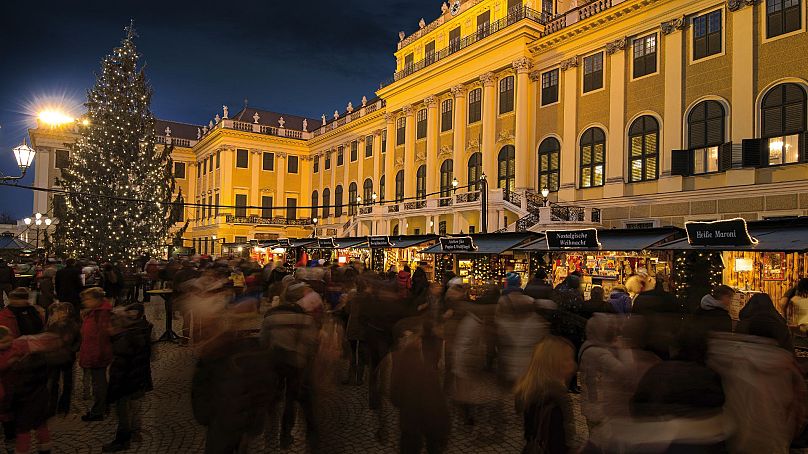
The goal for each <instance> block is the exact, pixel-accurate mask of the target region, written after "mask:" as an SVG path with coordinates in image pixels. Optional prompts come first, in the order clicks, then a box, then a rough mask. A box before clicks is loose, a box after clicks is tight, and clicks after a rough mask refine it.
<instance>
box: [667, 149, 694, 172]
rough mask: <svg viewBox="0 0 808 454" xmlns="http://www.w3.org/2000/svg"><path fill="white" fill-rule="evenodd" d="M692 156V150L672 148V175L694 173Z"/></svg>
mask: <svg viewBox="0 0 808 454" xmlns="http://www.w3.org/2000/svg"><path fill="white" fill-rule="evenodd" d="M692 156H693V153H691V151H690V150H671V175H681V176H683V177H686V176H689V175H690V174H691V173H692V171H691V168H692V165H693V159H692Z"/></svg>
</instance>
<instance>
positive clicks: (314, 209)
mask: <svg viewBox="0 0 808 454" xmlns="http://www.w3.org/2000/svg"><path fill="white" fill-rule="evenodd" d="M318 199H319V197H318V195H317V191H312V193H311V217H312V218H316V217H317V213H318V212H319V210H318V208H317V203H318V202H319V200H318Z"/></svg>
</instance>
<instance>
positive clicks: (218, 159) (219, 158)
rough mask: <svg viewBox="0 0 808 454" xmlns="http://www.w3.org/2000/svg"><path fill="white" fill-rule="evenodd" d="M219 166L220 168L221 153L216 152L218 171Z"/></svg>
mask: <svg viewBox="0 0 808 454" xmlns="http://www.w3.org/2000/svg"><path fill="white" fill-rule="evenodd" d="M221 166H222V152H221V151H217V152H216V168H217V169H218V168H219V167H221Z"/></svg>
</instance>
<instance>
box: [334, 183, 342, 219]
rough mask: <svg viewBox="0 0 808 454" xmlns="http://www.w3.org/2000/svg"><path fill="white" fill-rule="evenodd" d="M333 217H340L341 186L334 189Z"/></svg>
mask: <svg viewBox="0 0 808 454" xmlns="http://www.w3.org/2000/svg"><path fill="white" fill-rule="evenodd" d="M334 216H336V217H340V216H342V185H339V186H337V189H334Z"/></svg>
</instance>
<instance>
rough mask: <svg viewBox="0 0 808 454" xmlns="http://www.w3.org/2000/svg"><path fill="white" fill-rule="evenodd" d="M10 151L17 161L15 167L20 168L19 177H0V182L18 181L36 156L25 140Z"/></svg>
mask: <svg viewBox="0 0 808 454" xmlns="http://www.w3.org/2000/svg"><path fill="white" fill-rule="evenodd" d="M12 151H13V152H14V159H15V160H16V161H17V167H19V168H20V175H19V176H16V177H8V176H5V175H0V182H4V181H14V180H19V179H21V178H22V177H24V176H25V172H26V171H28V168H29V167H31V164H32V163H33V162H34V156H36V151H34V149H33V148H31V147H29V146H28V144H26V143H25V140H23V142H22V143H21V144H20V145H19V146H17V147H15V148H14V149H13V150H12ZM40 216H41V215H40Z"/></svg>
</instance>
